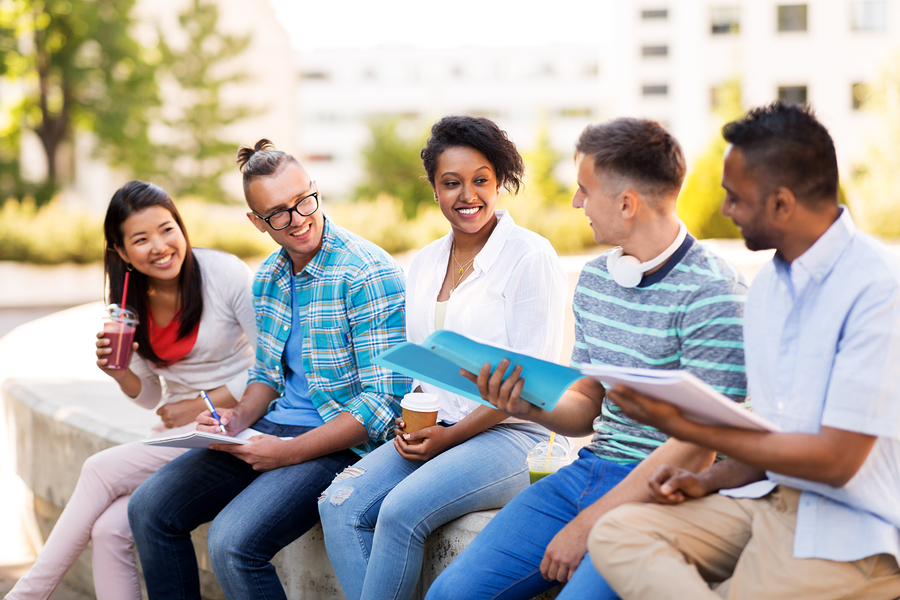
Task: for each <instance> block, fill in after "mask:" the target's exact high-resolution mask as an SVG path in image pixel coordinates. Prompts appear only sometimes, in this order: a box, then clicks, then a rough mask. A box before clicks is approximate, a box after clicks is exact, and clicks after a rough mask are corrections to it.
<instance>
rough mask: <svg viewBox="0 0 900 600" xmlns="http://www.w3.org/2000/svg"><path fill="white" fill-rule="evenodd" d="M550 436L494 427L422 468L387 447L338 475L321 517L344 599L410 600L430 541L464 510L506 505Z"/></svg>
mask: <svg viewBox="0 0 900 600" xmlns="http://www.w3.org/2000/svg"><path fill="white" fill-rule="evenodd" d="M546 437H547V431H546V430H545V429H544V428H543V427H539V426H537V425H533V424H530V423H529V424H525V423H523V424H514V425H502V424H501V425H496V426H494V427H491V428H490V429H487V430H485V431H483V432H481V433H479V434H478V435H476V436H475V437H473V438H471V439H469V440H467V441H466V442H464V443H462V444H460V445H458V446H455V447H453V448H450V449H448V450H446V451H445V452H443V453H441V454H439V455H438V456H435V457H434V458H432V459H431V460H429V461H428V462H424V463H422V462H411V461H408V460H406V459H404V458H403V457H402V456H400V454H399V453H398V452H397V450H396V449H395V448H394V446H393V444H387V445H385V446H382V447H381V448H378V449H377V450H375V451H374V452H372V453H370V454H369V455H368V456H366V457H365V458H363V459H362V460H360V461H359V462H358V463H356V464H355V465H353V466H352V467H349V468H348V469H346V470H345V471H344V472H343V473H341V474H340V475H338V476H337V478H335V480H334V482H333V483H332V484H331V486H329V488H328V489H327V490H325V494H323V498H322V500H321V501H320V503H319V514H320V515H321V518H322V527H323V529H324V530H325V547H326V548H327V550H328V557H329V558H330V559H331V564H332V566H333V567H334V571H335V573H336V574H337V577H338V581H340V584H341V588H343V591H344V594H345V595H346V596H347V598H348V599H349V600H357V599H359V598H365V599H366V600H372V599H374V598H395V599H399V600H409V597H410V596H411V595H412V593H413V591H414V589H415V586H416V583H417V581H418V580H419V575H420V573H421V571H422V556H423V553H424V547H425V538H427V537H428V535H429V534H431V532H432V531H434V530H435V529H436V528H437V527H440V526H441V525H443V524H444V523H447V522H448V521H452V520H453V519H455V518H457V517H460V516H462V515H464V514H466V513H469V512H472V511H476V510H486V509H490V508H497V507H500V506H503V505H504V504H506V503H507V502H508V501H509V500H510V499H511V498H512V497H513V496H515V495H516V493H518V492H519V491H520V490H522V489H523V488H525V487H526V486H527V485H528V468H527V466H526V464H525V456H526V455H527V454H528V451H529V450H530V449H531V448H532V446H534V444H535V443H537V442H538V441H540V440H542V439H546ZM457 597H462V596H457Z"/></svg>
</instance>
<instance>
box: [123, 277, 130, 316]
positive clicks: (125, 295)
mask: <svg viewBox="0 0 900 600" xmlns="http://www.w3.org/2000/svg"><path fill="white" fill-rule="evenodd" d="M129 275H131V273H130V272H128V271H125V286H124V289H123V290H122V310H125V299H126V298H127V297H128V276H129Z"/></svg>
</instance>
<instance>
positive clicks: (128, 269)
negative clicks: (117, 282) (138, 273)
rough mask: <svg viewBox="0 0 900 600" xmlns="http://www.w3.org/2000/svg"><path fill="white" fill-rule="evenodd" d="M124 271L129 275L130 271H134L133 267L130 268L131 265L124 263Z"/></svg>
mask: <svg viewBox="0 0 900 600" xmlns="http://www.w3.org/2000/svg"><path fill="white" fill-rule="evenodd" d="M125 270H126V271H128V272H129V273H131V272H132V271H134V267H133V266H131V263H125Z"/></svg>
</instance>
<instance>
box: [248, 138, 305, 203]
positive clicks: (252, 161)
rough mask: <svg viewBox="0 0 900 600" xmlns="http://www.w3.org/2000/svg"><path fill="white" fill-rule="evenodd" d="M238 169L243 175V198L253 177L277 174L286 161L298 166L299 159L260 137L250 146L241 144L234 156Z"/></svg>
mask: <svg viewBox="0 0 900 600" xmlns="http://www.w3.org/2000/svg"><path fill="white" fill-rule="evenodd" d="M235 162H237V166H238V169H240V171H241V173H242V174H243V175H244V198H246V197H247V190H249V189H250V184H251V183H252V182H253V180H254V179H257V178H259V177H270V176H272V175H277V174H278V173H280V172H281V171H282V169H284V167H285V166H286V165H287V164H288V163H293V164H295V165H297V166H298V167H299V166H300V161H298V160H297V159H296V158H294V155H293V154H288V153H287V152H284V151H282V150H276V149H275V144H273V143H272V142H270V141H269V140H267V139H266V138H262V139H261V140H259V141H258V142H256V143H255V144H254V145H253V147H252V148H250V147H249V146H241V147H240V148H238V152H237V157H236V158H235Z"/></svg>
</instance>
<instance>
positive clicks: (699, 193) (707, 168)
mask: <svg viewBox="0 0 900 600" xmlns="http://www.w3.org/2000/svg"><path fill="white" fill-rule="evenodd" d="M717 103H718V106H717V107H716V108H715V114H716V117H717V118H716V121H717V131H716V135H715V137H714V138H713V139H712V141H711V142H710V143H709V145H708V146H707V147H706V150H704V151H703V153H702V154H700V156H698V157H697V158H696V159H695V160H694V163H693V165H691V169H690V171H689V173H688V176H687V179H686V180H685V182H684V188H683V189H682V190H681V196H680V197H679V200H678V216H679V217H680V218H681V220H682V221H684V224H685V225H687V228H688V230H689V231H690V232H691V233H692V234H694V235H695V236H697V237H698V238H739V237H741V234H740V231H739V230H738V228H737V227H735V225H734V223H732V222H731V219H728V218H726V217H725V216H724V215H722V211H721V208H722V200H723V199H724V197H725V191H724V190H723V189H722V157H723V156H724V154H725V148H726V147H727V146H728V144H727V143H726V142H725V140H724V139H723V138H722V134H721V133H720V132H719V131H718V130H720V129H721V127H722V125H724V124H725V123H727V122H728V121H731V120H734V119H736V118H738V117H739V116H741V115H742V114H743V112H744V109H743V108H742V107H741V87H740V83H739V82H738V81H737V80H731V81H728V82H726V83H725V84H724V85H723V86H722V87H720V88H719V89H718V90H717Z"/></svg>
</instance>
